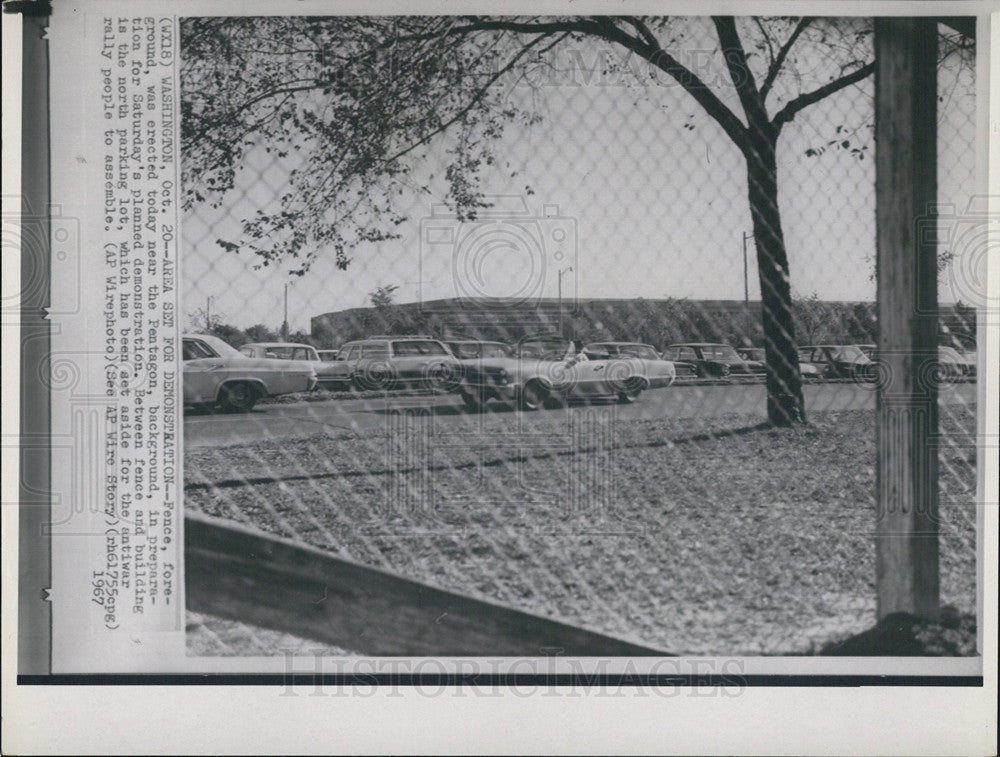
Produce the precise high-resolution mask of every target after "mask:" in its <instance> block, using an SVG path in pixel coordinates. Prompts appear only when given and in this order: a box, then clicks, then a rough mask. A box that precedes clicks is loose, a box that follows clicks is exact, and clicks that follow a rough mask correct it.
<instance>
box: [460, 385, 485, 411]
mask: <svg viewBox="0 0 1000 757" xmlns="http://www.w3.org/2000/svg"><path fill="white" fill-rule="evenodd" d="M462 402H464V403H465V407H466V408H467V409H468V410H469V412H472V413H481V412H483V411H485V410H486V397H484V396H483V395H482V394H481V393H480V392H477V391H471V392H470V391H468V390H467V389H463V390H462Z"/></svg>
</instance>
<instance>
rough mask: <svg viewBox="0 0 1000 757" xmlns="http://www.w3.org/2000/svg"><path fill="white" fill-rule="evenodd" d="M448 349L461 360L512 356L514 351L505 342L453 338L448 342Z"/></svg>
mask: <svg viewBox="0 0 1000 757" xmlns="http://www.w3.org/2000/svg"><path fill="white" fill-rule="evenodd" d="M446 344H447V345H448V349H450V350H451V353H452V354H453V355H454V356H455V357H456V358H458V359H459V360H476V359H478V358H483V357H510V356H511V355H513V354H514V351H513V350H512V349H511V348H510V347H508V346H507V345H506V344H504V343H503V342H489V341H482V340H477V339H463V340H452V341H449V342H446Z"/></svg>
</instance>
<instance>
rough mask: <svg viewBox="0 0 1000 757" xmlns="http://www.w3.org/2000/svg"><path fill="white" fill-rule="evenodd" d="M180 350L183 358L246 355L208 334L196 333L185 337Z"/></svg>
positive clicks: (240, 356)
mask: <svg viewBox="0 0 1000 757" xmlns="http://www.w3.org/2000/svg"><path fill="white" fill-rule="evenodd" d="M182 350H183V357H184V359H185V360H197V359H198V358H203V357H238V358H245V357H246V355H243V354H241V353H240V351H239V350H238V349H236V348H235V347H232V346H230V345H229V344H227V343H226V342H224V341H222V340H221V339H219V337H217V336H211V335H210V334H198V335H197V336H193V337H187V338H185V339H184V343H183V345H182ZM189 355H190V357H189Z"/></svg>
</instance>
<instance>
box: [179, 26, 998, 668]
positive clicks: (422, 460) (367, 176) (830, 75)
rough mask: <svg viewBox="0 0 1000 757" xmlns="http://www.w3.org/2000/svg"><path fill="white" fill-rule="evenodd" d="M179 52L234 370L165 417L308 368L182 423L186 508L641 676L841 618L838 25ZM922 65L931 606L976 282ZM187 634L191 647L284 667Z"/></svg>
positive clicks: (324, 40)
mask: <svg viewBox="0 0 1000 757" xmlns="http://www.w3.org/2000/svg"><path fill="white" fill-rule="evenodd" d="M518 24H520V25H518ZM181 29H182V35H183V37H184V39H183V43H184V46H183V49H184V55H185V57H184V63H183V67H182V96H183V115H184V119H185V120H184V160H185V166H184V179H185V187H184V191H185V193H186V197H187V205H186V213H185V216H184V221H183V276H184V287H185V288H184V292H183V301H184V304H185V310H186V317H187V324H188V332H189V338H190V340H191V341H192V342H195V341H198V340H199V339H203V338H204V335H210V336H212V337H215V338H216V339H220V340H222V341H223V342H225V344H227V345H229V346H230V347H232V348H235V349H238V350H242V351H243V353H244V357H245V358H246V360H247V361H251V360H252V361H254V362H246V363H245V364H243V365H239V364H238V362H239V358H236V357H232V358H229V356H228V355H223V354H219V355H215V356H212V357H214V358H216V360H215V362H213V361H212V359H211V358H209V357H206V356H204V355H201V356H200V357H201V358H202V359H200V360H198V359H192V360H189V361H186V362H185V371H184V380H185V390H186V394H187V393H188V389H189V387H192V386H194V385H195V384H197V385H198V386H204V385H205V375H204V374H205V373H206V372H208V373H213V372H214V373H215V374H216V378H218V376H219V375H221V374H220V373H219V361H218V359H217V358H220V357H225V358H227V359H229V361H230V362H229V363H227V369H226V370H232V371H233V373H232V374H226V375H228V376H229V378H228V379H227V380H231V381H237V382H239V381H242V382H244V383H246V384H247V385H248V386H250V387H251V388H252V387H256V386H258V384H254V383H253V382H254V381H256V380H257V379H256V378H255V376H254V371H258V372H259V371H266V370H268V368H267V363H268V361H271V363H272V364H273V365H272V367H271V369H270V370H272V371H273V370H277V369H276V368H275V367H274V366H278V365H285V364H280V363H277V362H276V361H275V358H296V357H303V358H306V359H307V360H308V359H310V358H311V360H312V361H313V362H311V363H309V362H307V360H304V361H303V364H307V365H311V366H312V367H313V369H314V371H315V372H316V375H317V378H318V379H319V388H317V389H315V390H314V391H310V392H306V391H297V392H291V391H289V392H285V391H284V390H276V391H280V394H279V396H273V397H265V396H258V397H255V398H254V399H255V400H256V403H255V402H253V401H251V402H250V403H249V404H250V405H251V406H253V409H252V411H250V412H245V413H233V412H228V413H227V412H223V411H222V410H220V409H219V408H218V407H212V405H213V404H214V401H215V399H218V398H219V397H221V395H215V396H213V397H209V396H205V395H202V396H198V397H192V396H190V395H189V396H188V397H187V400H188V401H192V404H194V405H198V407H192V408H190V410H189V412H188V414H187V416H186V423H185V478H186V483H185V506H186V507H187V508H188V509H189V510H191V511H198V512H202V513H206V514H209V515H213V516H217V517H221V518H225V519H229V520H231V521H234V522H237V523H240V524H244V525H247V526H251V527H253V528H256V529H260V530H263V531H266V532H268V533H271V534H274V535H276V536H281V537H286V538H290V539H293V540H296V541H300V542H302V543H305V544H309V545H312V546H315V547H319V548H321V549H323V550H328V551H330V552H332V553H334V554H337V555H340V556H343V557H345V558H348V559H350V560H354V561H358V562H361V563H363V564H366V565H370V566H374V567H378V568H383V569H386V570H388V571H391V572H394V573H399V574H402V575H404V576H407V577H410V578H414V579H417V580H419V581H423V582H427V583H431V584H436V585H438V586H441V587H444V588H447V589H451V590H454V591H458V592H461V593H464V594H468V595H471V596H476V597H481V598H484V599H488V600H492V601H497V602H500V603H503V604H506V605H510V606H512V607H517V608H520V609H523V610H528V611H531V612H534V613H538V614H540V615H546V616H552V617H556V618H560V619H563V620H566V621H569V622H571V623H574V624H577V625H580V626H584V627H587V628H590V629H594V630H598V631H602V632H605V633H609V634H614V635H618V636H624V637H629V638H633V639H638V640H641V641H642V642H643V643H646V644H649V645H652V646H655V647H657V648H660V649H664V650H667V651H670V652H675V653H688V654H722V653H725V654H746V655H754V654H801V653H811V652H818V651H821V650H822V649H824V648H825V647H827V646H828V645H829V644H831V643H832V642H835V641H837V640H838V639H841V638H844V637H846V636H849V635H851V634H855V633H858V632H860V631H863V630H864V629H866V628H868V627H870V626H871V625H872V623H873V622H874V617H875V592H874V576H875V566H874V559H875V555H874V542H873V538H874V527H875V518H874V513H875V499H874V497H875V495H874V492H875V461H876V457H875V455H876V448H875V444H876V442H875V394H876V386H877V384H878V381H879V371H878V366H879V362H878V355H877V352H876V351H875V345H876V343H877V326H878V324H877V317H876V310H875V301H874V300H875V281H876V270H875V190H874V178H875V177H874V149H875V146H874V143H873V112H874V108H873V78H872V75H871V61H872V58H873V49H872V35H871V23H870V20H867V19H809V20H797V19H753V18H741V19H737V20H736V21H735V22H723V23H718V22H713V20H711V19H702V18H681V19H655V18H652V19H651V18H646V19H634V20H628V19H625V20H621V19H619V20H610V19H608V20H606V21H603V22H595V21H592V20H585V19H528V20H524V21H523V22H518V23H517V24H515V23H514V22H513V21H511V22H509V23H502V22H501V21H500V20H497V19H450V20H449V19H420V18H410V19H405V20H392V19H315V18H314V19H310V20H309V21H308V22H305V21H304V20H302V19H280V18H279V19H188V20H185V21H184V22H183V23H182V26H181ZM940 46H941V49H940V56H939V57H940V60H941V62H940V64H939V71H938V88H939V98H938V102H937V103H936V105H935V104H931V103H928V105H927V107H928V112H932V110H933V109H934V108H935V107H936V111H937V120H938V138H939V145H938V177H939V179H938V185H939V199H940V202H941V203H942V206H941V207H942V209H944V208H951V209H953V212H951V215H949V216H948V218H949V219H951V220H950V221H949V222H950V223H952V226H953V227H955V228H957V229H958V231H957V232H956V235H953V236H952V237H951V238H952V239H953V240H956V241H954V243H953V244H952V245H951V246H949V245H946V244H942V246H941V250H940V261H941V270H940V279H939V280H940V284H939V307H940V324H941V325H940V329H941V331H940V343H941V345H942V352H941V353H940V355H939V356H936V359H935V360H933V365H932V366H931V367H930V369H929V372H928V374H927V380H928V381H929V382H934V384H935V386H936V387H937V390H938V392H939V398H940V408H941V414H940V416H941V435H940V438H941V444H940V463H941V464H940V468H941V470H940V488H941V503H940V510H941V524H940V525H941V561H942V566H941V570H942V573H941V575H942V587H941V595H942V603H944V604H948V605H953V606H954V607H955V608H956V611H957V613H958V615H959V616H962V617H965V616H969V615H970V614H973V613H974V612H975V580H976V579H975V534H976V530H975V512H976V511H975V491H976V459H975V455H976V448H977V443H978V439H979V438H978V437H977V430H976V420H975V419H976V404H975V397H976V383H975V381H976V371H975V366H976V360H975V357H974V353H975V347H976V318H975V315H976V310H977V308H980V307H983V306H984V305H985V303H984V301H983V299H982V294H981V285H982V282H983V281H984V277H982V276H981V275H980V274H981V273H982V271H981V270H980V269H979V268H977V266H981V265H983V264H984V263H983V261H982V260H979V259H978V258H976V257H975V256H976V255H978V254H979V252H980V248H979V247H977V246H976V245H974V244H971V243H969V242H968V241H966V243H965V246H964V247H962V245H961V244H959V242H961V241H962V240H963V239H965V237H962V236H961V235H962V233H965V231H966V230H969V231H970V233H971V232H972V230H974V229H975V228H976V223H977V218H978V217H977V216H976V215H975V213H974V212H972V211H970V208H974V207H975V205H974V198H975V197H976V191H977V186H978V185H977V183H976V170H977V165H978V161H977V155H976V144H975V141H976V140H975V138H976V134H975V131H976V129H975V107H976V106H975V75H974V73H975V72H974V67H973V65H972V63H973V60H974V54H973V53H974V51H973V44H972V42H971V41H969V40H968V39H966V38H964V37H962V36H961V35H958V34H957V33H956V32H953V31H952V30H951V29H950V28H948V27H946V26H943V25H942V26H941V27H940ZM651 50H654V51H659V52H656V53H655V54H651V53H650V51H651ZM748 82H749V83H750V84H749V86H748ZM755 98H756V99H755ZM757 105H762V106H763V109H764V112H763V114H761V113H760V112H759V110H755V108H756V107H757ZM772 184H773V186H771V185H772ZM970 203H973V204H972V205H970ZM970 213H971V214H970ZM945 215H946V214H945V213H942V216H945ZM966 227H967V229H966ZM942 228H944V227H943V226H942ZM762 267H763V268H764V269H766V270H764V271H763V273H762V270H761V269H762ZM983 270H984V269H983ZM373 337H377V338H375V339H373ZM366 340H367V341H366ZM489 343H498V344H489ZM217 344H218V343H217V342H211V343H210V344H209V347H210V348H211V347H212V345H217ZM288 345H300V346H306V347H310V348H314V349H315V350H316V351H318V352H315V353H313V352H309V351H302V352H301V354H300V355H297V354H296V353H295V351H294V348H293V347H290V346H288ZM436 345H437V346H436ZM441 345H443V348H441V350H439V346H441ZM215 349H216V350H218V349H219V348H218V347H217V346H216V347H215ZM255 349H257V350H258V351H257V352H254V350H255ZM553 350H555V351H556V352H559V353H560V354H558V355H556V354H552V352H553ZM737 350H738V351H739V354H737ZM335 351H339V353H338V354H335ZM189 356H190V357H192V358H195V357H197V356H196V355H195V353H193V352H192V353H191V354H190V355H187V354H186V357H189ZM415 356H420V357H422V358H424V359H423V362H420V361H417V362H416V363H414V362H413V361H412V360H411V361H410V362H407V359H404V358H413V357H415ZM435 361H436V362H435ZM432 364H436V365H437V366H438V369H440V368H441V366H444V374H443V379H441V380H440V381H434V380H431V379H432V378H439V379H440V378H441V375H439V374H436V373H434V372H433V371H434V369H433V368H432V367H429V366H432ZM666 364H671V365H672V366H673V367H672V368H664V366H665V365H666ZM414 365H418V366H419V367H418V368H413V367H412V366H414ZM213 366H215V367H213ZM504 366H506V367H504ZM616 366H618V368H616ZM501 368H502V369H503V370H504V371H505V372H504V373H503V374H500V372H499V371H500V370H501ZM240 370H242V371H244V372H245V373H244V374H243V375H242V376H240V375H238V373H239V371H240ZM407 370H410V371H411V373H410V374H408V373H407V372H406V371H407ZM602 370H605V371H607V373H608V374H611V373H612V372H613V371H614V370H619V371H620V372H621V373H620V375H618V379H617V380H618V381H619V383H615V380H611V379H610V378H609V379H608V380H600V379H599V378H595V374H596V373H597V372H599V371H602ZM656 370H665V371H667V372H668V373H667V374H665V375H669V378H668V379H667V380H666V381H664V382H663V383H666V384H669V385H667V386H658V385H656V381H655V380H654V379H653V374H654V373H655V372H656ZM413 371H416V373H413ZM584 371H587V373H584ZM286 372H287V371H286ZM500 375H502V376H503V377H504V378H503V380H506V381H510V382H512V384H514V386H513V388H511V390H510V392H507V391H506V390H505V389H503V388H502V387H501V388H500V389H497V388H496V387H495V386H493V385H491V384H489V382H490V381H494V380H500V379H497V376H500ZM210 378H211V377H210ZM408 378H413V379H414V380H412V381H410V380H407V379H408ZM630 379H631V380H638V384H637V385H636V386H637V387H638V389H639V390H640V392H638V393H636V392H633V391H631V389H629V390H626V388H625V387H626V384H627V382H628V381H629V380H630ZM220 380H221V379H220ZM267 380H268V379H264V381H267ZM533 381H534V384H532V382H533ZM476 382H485V383H478V384H477V383H476ZM518 382H523V383H521V384H518ZM208 385H209V386H210V387H214V389H213V391H217V390H218V386H217V385H212V384H211V382H210V381H209V383H208ZM532 385H534V386H541V387H544V388H545V389H546V392H545V396H540V397H538V398H537V399H538V402H537V403H534V405H533V404H532V402H530V401H529V400H530V397H531V395H530V391H531V386H532ZM260 386H263V384H260ZM470 386H472V387H474V388H478V389H482V392H480V393H478V394H477V393H476V392H470V391H468V390H469V387H470ZM463 387H464V389H465V390H466V391H463ZM300 388H301V389H303V390H304V389H305V387H304V386H303V387H300ZM494 390H495V391H494ZM266 391H267V392H268V393H270V391H271V389H270V388H268V389H267V390H266ZM259 394H264V391H263V390H262V391H261V392H259ZM463 394H465V395H469V396H465V397H463ZM636 394H638V396H633V395H636ZM494 395H496V396H494ZM234 396H236V395H235V393H231V394H230V395H227V397H228V399H229V400H230V402H229V403H228V404H229V405H233V404H234V401H233V397H234ZM463 400H464V401H463ZM223 404H226V403H223ZM236 404H238V403H236ZM535 405H537V407H535ZM230 409H232V407H231V408H230ZM799 415H801V416H802V417H804V418H805V419H806V420H807V421H808V422H807V423H792V424H790V425H789V424H786V423H775V422H774V421H775V419H776V418H777V419H778V420H783V419H784V420H787V419H788V418H789V417H791V416H799ZM191 617H192V621H191V623H192V629H194V628H197V629H198V633H192V635H191V638H192V639H193V641H192V643H191V645H190V651H191V653H192V654H249V653H252V654H262V653H268V651H267V650H268V649H270V653H273V654H281V653H282V652H283V650H285V649H287V648H289V646H291V647H295V648H297V647H296V645H297V644H299V642H294V643H293V642H292V641H289V639H290V637H286V636H281V635H277V634H273V633H272V632H269V631H268V632H265V631H264V630H262V629H257V630H255V629H248V628H246V627H242V628H238V629H237V631H233V622H232V621H231V620H226V621H223V620H221V619H214V620H213V619H212V618H211V617H207V616H204V615H195V614H193V613H192V616H191ZM237 625H238V624H237ZM220 629H221V631H220ZM223 631H224V632H225V633H223ZM248 640H249V641H248ZM262 640H263V641H262ZM355 651H357V652H360V653H363V652H364V651H365V650H355ZM483 651H484V653H488V652H489V650H483Z"/></svg>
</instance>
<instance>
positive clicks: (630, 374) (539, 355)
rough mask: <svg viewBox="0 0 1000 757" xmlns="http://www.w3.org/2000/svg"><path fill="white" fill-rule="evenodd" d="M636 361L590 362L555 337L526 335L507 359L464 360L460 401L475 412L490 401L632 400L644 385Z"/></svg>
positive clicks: (529, 406)
mask: <svg viewBox="0 0 1000 757" xmlns="http://www.w3.org/2000/svg"><path fill="white" fill-rule="evenodd" d="M641 365H642V361H639V360H635V359H632V358H624V359H622V358H612V359H595V360H591V359H590V358H589V357H588V356H587V354H586V352H585V351H577V350H575V349H574V348H573V343H572V342H570V341H567V340H566V339H562V338H560V337H540V338H533V339H526V340H523V341H522V342H521V343H520V344H519V345H518V347H517V350H516V353H515V355H514V356H512V357H502V358H483V359H482V360H480V361H477V362H475V363H472V364H467V365H466V370H465V378H464V381H463V382H462V389H461V393H462V399H463V400H464V402H465V404H466V406H467V407H468V408H469V409H470V410H473V411H477V412H478V411H481V410H483V408H484V407H485V406H486V403H487V402H489V401H490V400H491V399H497V400H501V401H505V402H514V403H515V404H517V405H518V406H519V407H520V408H521V409H523V410H537V409H538V408H539V407H541V406H542V405H545V404H547V403H550V402H566V401H569V400H581V399H596V398H602V399H617V400H618V401H619V402H622V403H631V402H635V401H636V400H637V399H638V398H639V395H640V394H641V393H642V391H643V390H644V389H646V388H647V387H648V386H649V379H648V378H647V377H646V376H644V375H643V374H642V373H641V372H640V370H641V367H640V366H641Z"/></svg>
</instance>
